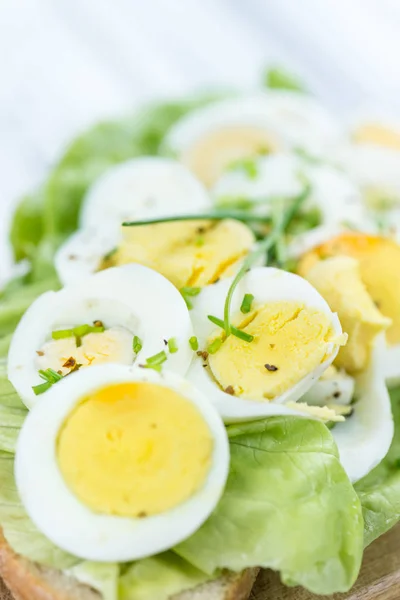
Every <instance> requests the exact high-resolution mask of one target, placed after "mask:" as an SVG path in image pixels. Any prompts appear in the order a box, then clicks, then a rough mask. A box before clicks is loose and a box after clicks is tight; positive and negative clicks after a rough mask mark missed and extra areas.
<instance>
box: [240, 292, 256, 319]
mask: <svg viewBox="0 0 400 600" xmlns="http://www.w3.org/2000/svg"><path fill="white" fill-rule="evenodd" d="M253 300H254V296H253V294H245V295H244V297H243V300H242V304H241V305H240V312H241V313H243V314H244V315H247V314H248V313H249V312H250V311H251V305H252V304H253Z"/></svg>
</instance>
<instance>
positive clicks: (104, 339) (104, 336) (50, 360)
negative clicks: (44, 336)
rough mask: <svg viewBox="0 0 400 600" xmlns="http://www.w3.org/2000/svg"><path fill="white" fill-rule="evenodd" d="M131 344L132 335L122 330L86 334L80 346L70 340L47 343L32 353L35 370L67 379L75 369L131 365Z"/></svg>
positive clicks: (72, 339) (70, 338) (111, 329)
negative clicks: (50, 371) (49, 372)
mask: <svg viewBox="0 0 400 600" xmlns="http://www.w3.org/2000/svg"><path fill="white" fill-rule="evenodd" d="M132 340H133V335H132V333H131V332H130V331H128V330H127V329H125V328H123V327H110V329H106V330H105V331H103V332H102V333H89V334H87V335H85V336H83V337H82V338H81V339H80V344H81V345H80V346H77V342H76V338H75V337H73V336H71V337H68V338H63V339H60V340H49V341H48V342H46V343H45V344H43V346H42V347H41V348H40V350H38V351H37V352H36V359H35V363H36V367H37V368H38V369H44V370H45V369H49V368H50V369H54V371H58V372H59V373H60V375H67V374H68V373H69V372H70V371H71V369H73V368H74V367H75V366H76V365H79V368H85V367H90V366H91V365H99V364H104V363H110V362H112V363H119V364H123V365H131V364H132V363H133V359H134V355H133V350H132Z"/></svg>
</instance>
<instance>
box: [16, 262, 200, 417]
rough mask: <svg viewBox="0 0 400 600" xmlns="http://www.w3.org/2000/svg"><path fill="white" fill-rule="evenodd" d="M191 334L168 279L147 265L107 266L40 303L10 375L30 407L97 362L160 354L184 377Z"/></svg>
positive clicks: (25, 323) (31, 312) (23, 326)
mask: <svg viewBox="0 0 400 600" xmlns="http://www.w3.org/2000/svg"><path fill="white" fill-rule="evenodd" d="M191 331H192V327H191V322H190V317H189V313H188V310H187V307H186V305H185V302H184V300H183V298H182V296H181V294H180V293H179V292H178V291H177V290H176V289H175V288H174V286H173V285H172V284H171V283H170V282H169V281H167V280H166V279H165V278H164V277H162V276H161V275H159V274H158V273H156V272H155V271H152V270H150V269H147V268H146V267H143V266H141V265H126V266H122V267H117V268H113V269H108V270H107V271H104V272H101V273H97V274H95V275H93V276H92V277H90V278H88V279H86V280H85V283H84V285H71V286H68V287H66V288H64V289H63V290H61V291H59V292H46V293H45V294H43V295H42V296H40V297H39V298H38V299H37V300H35V302H34V303H33V304H32V305H31V306H30V308H29V309H28V310H27V312H26V313H25V315H24V316H23V317H22V319H21V321H20V323H19V325H18V327H17V329H16V331H15V334H14V336H13V338H12V341H11V346H10V351H9V356H8V376H9V379H10V381H11V382H12V384H13V385H14V387H15V388H16V390H17V392H18V393H19V395H20V396H21V398H22V400H23V401H24V402H25V404H26V405H27V406H28V407H30V406H32V405H33V404H35V403H36V402H37V401H38V399H42V397H43V395H42V393H43V392H45V393H47V388H50V386H51V384H52V383H54V384H56V385H58V379H61V378H63V377H65V376H66V375H68V376H69V374H70V373H71V372H75V371H76V370H78V369H85V368H86V367H91V366H94V365H98V364H104V363H119V364H125V365H132V364H133V363H134V362H137V363H144V364H146V360H147V359H151V358H152V357H154V356H158V358H159V361H158V362H159V364H162V362H161V361H165V363H166V365H167V368H168V370H171V371H175V372H177V373H179V374H182V375H184V374H185V373H186V371H187V369H188V367H189V364H190V362H191V353H190V348H188V341H187V340H188V338H189V337H190V335H191ZM160 353H162V354H161V355H160ZM163 353H164V354H163ZM154 360H155V359H154V358H153V361H151V360H150V362H151V364H153V363H154ZM156 362H157V361H156ZM53 380H54V381H53Z"/></svg>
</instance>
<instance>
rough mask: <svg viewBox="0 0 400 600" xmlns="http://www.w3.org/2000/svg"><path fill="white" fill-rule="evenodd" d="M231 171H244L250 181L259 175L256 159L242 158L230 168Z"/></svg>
mask: <svg viewBox="0 0 400 600" xmlns="http://www.w3.org/2000/svg"><path fill="white" fill-rule="evenodd" d="M228 170H229V171H239V170H240V171H244V173H245V174H246V175H247V177H248V178H249V179H255V178H256V177H257V175H258V166H257V163H256V159H255V158H250V157H246V158H240V159H238V160H235V161H234V162H232V163H231V164H230V165H229V166H228Z"/></svg>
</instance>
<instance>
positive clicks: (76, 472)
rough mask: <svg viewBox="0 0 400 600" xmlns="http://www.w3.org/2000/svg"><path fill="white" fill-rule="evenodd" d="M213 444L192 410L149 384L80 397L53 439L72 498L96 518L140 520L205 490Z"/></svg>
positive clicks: (117, 387) (175, 396)
mask: <svg viewBox="0 0 400 600" xmlns="http://www.w3.org/2000/svg"><path fill="white" fill-rule="evenodd" d="M212 452H213V440H212V437H211V433H210V430H209V428H208V426H207V424H206V422H205V421H204V419H203V417H202V416H201V414H200V412H199V411H198V409H197V408H196V407H195V406H194V405H193V404H191V403H190V402H188V401H187V400H186V399H185V398H184V397H182V396H180V395H179V394H178V393H176V392H174V391H172V390H171V389H169V388H166V387H162V386H160V385H156V384H151V383H142V382H135V383H124V384H117V385H110V386H109V387H106V388H103V389H101V390H99V391H97V392H94V393H93V394H91V395H90V396H89V397H87V398H85V399H84V400H83V401H82V402H81V403H80V404H79V405H78V406H77V407H76V408H75V409H74V411H73V412H72V413H71V414H70V415H69V417H68V418H67V420H66V422H65V423H64V424H63V426H62V429H61V430H60V433H59V436H58V440H57V458H58V463H59V467H60V470H61V473H62V475H63V477H64V480H65V481H66V483H67V485H68V486H69V488H70V489H71V491H72V492H73V493H74V494H75V495H76V496H77V497H78V498H79V499H80V500H81V501H82V502H83V503H84V504H85V505H86V506H88V507H89V508H90V509H91V510H93V511H94V512H97V513H101V514H108V515H119V516H125V517H144V516H146V515H155V514H159V513H162V512H165V511H168V510H170V509H172V508H174V507H175V506H178V505H179V504H181V503H182V502H185V501H186V500H188V499H189V498H190V497H191V496H192V495H193V494H194V493H195V492H196V491H197V490H198V489H200V488H201V487H202V485H203V484H204V482H205V480H206V478H207V475H208V472H209V469H210V465H211V457H212Z"/></svg>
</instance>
